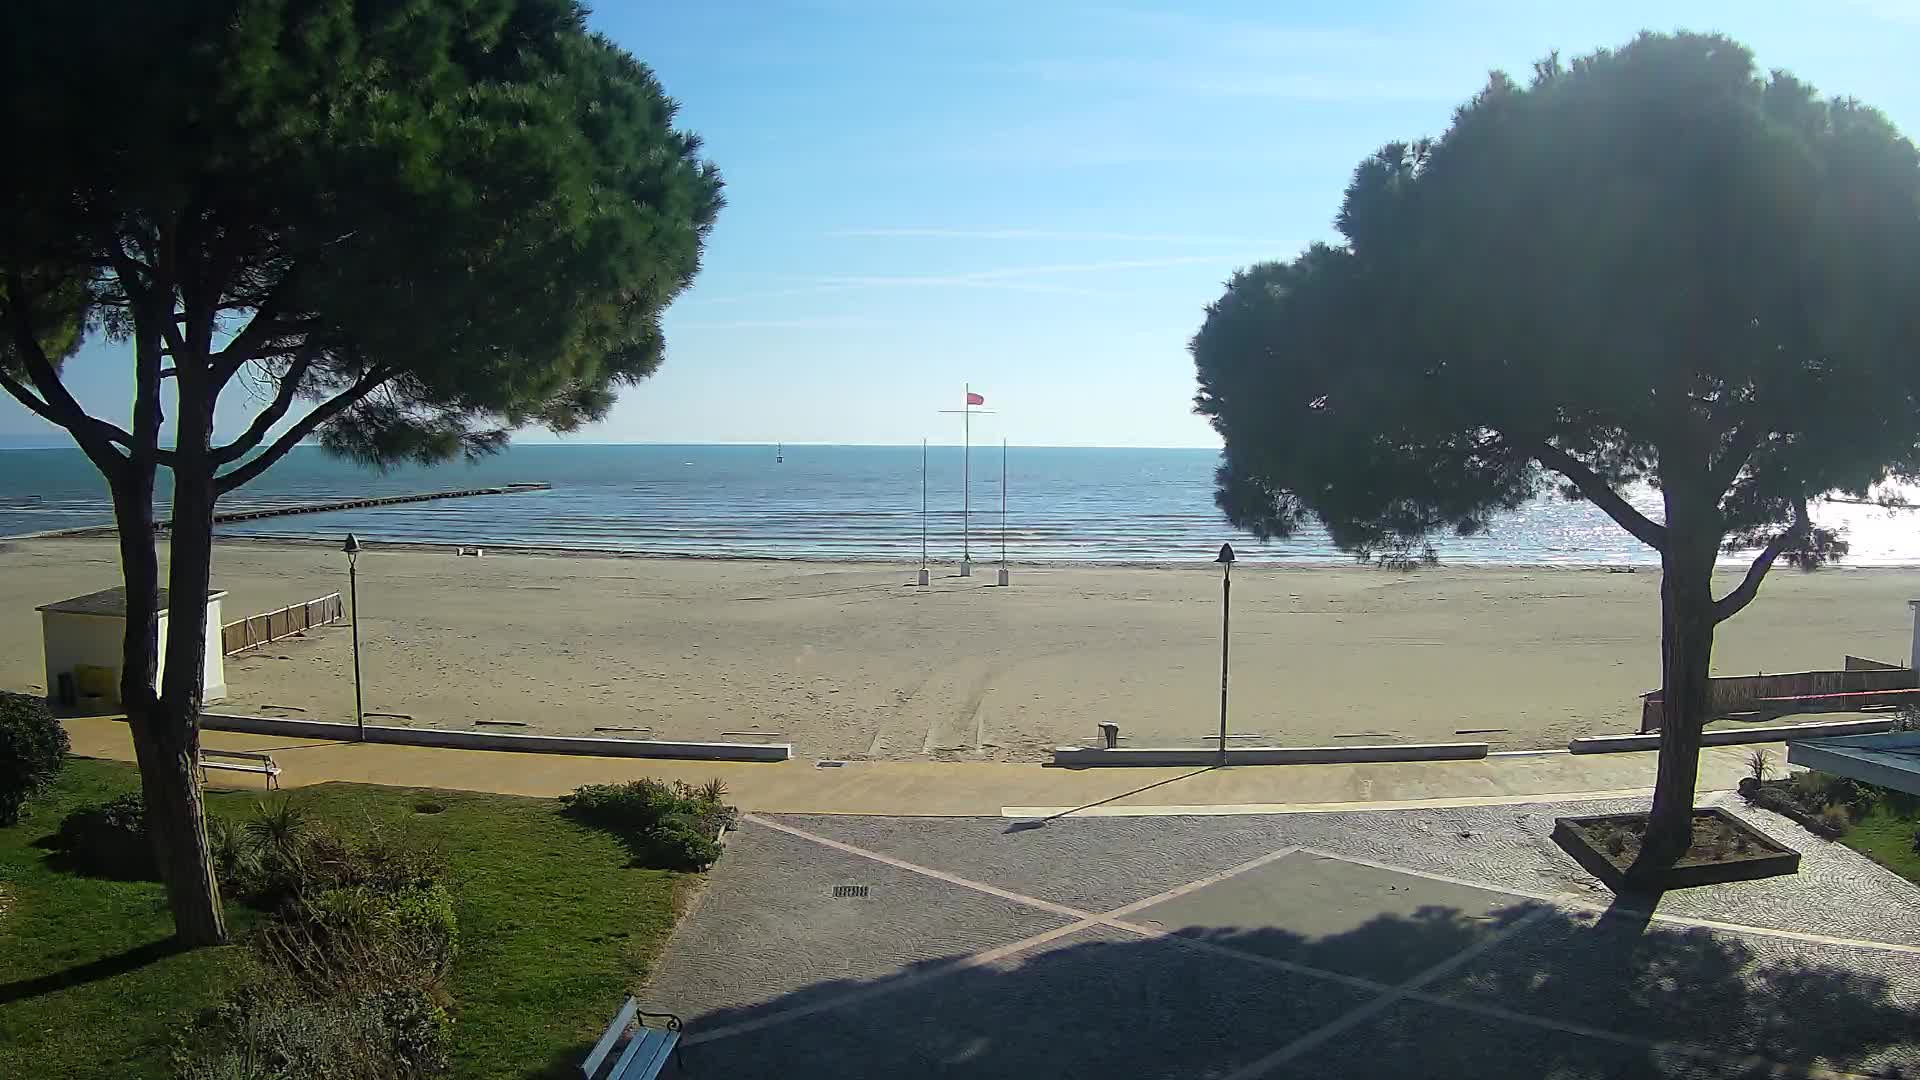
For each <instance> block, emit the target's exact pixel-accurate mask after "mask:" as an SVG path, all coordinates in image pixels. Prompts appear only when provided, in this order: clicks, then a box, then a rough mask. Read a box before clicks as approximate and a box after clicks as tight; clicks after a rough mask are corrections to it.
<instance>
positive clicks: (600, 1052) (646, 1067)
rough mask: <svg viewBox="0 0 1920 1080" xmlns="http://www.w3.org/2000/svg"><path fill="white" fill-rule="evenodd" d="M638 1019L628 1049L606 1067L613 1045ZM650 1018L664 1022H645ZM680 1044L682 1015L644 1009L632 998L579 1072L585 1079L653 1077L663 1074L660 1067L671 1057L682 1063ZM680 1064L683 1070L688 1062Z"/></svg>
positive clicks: (616, 1015)
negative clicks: (638, 1022) (653, 1023)
mask: <svg viewBox="0 0 1920 1080" xmlns="http://www.w3.org/2000/svg"><path fill="white" fill-rule="evenodd" d="M635 1018H638V1019H639V1020H640V1021H641V1023H640V1025H639V1026H638V1027H637V1028H635V1030H634V1032H633V1035H632V1037H630V1038H628V1039H627V1046H626V1049H625V1050H623V1051H621V1053H620V1057H619V1059H618V1060H616V1061H615V1062H614V1063H613V1066H612V1067H611V1068H606V1069H603V1068H602V1066H603V1065H605V1064H606V1061H607V1057H608V1056H609V1055H610V1054H612V1053H613V1048H614V1046H615V1045H616V1044H617V1043H619V1041H620V1037H621V1036H622V1035H625V1034H626V1032H627V1025H628V1024H631V1023H633V1021H634V1020H635ZM650 1019H651V1020H662V1021H665V1023H664V1024H663V1025H662V1026H661V1027H650V1026H648V1025H647V1023H646V1021H647V1020H650ZM679 1047H680V1018H679V1017H677V1016H674V1015H673V1014H672V1013H644V1012H641V1011H640V1004H639V1002H637V1001H635V1000H634V999H633V998H631V997H629V998H627V1003H626V1004H625V1005H622V1006H620V1011H619V1013H617V1014H615V1016H614V1018H613V1023H611V1024H608V1025H607V1030H606V1032H605V1033H603V1034H602V1035H601V1036H600V1041H599V1042H598V1043H595V1044H594V1047H593V1053H591V1054H588V1055H587V1060H586V1061H585V1062H583V1063H582V1064H581V1066H580V1071H581V1073H583V1074H584V1075H585V1076H586V1080H653V1078H654V1077H656V1076H659V1075H660V1070H662V1069H664V1068H666V1067H667V1058H668V1057H669V1056H671V1057H672V1058H673V1059H674V1061H675V1062H680V1054H679ZM680 1067H681V1068H682V1069H683V1070H684V1069H685V1068H686V1065H685V1063H681V1064H680Z"/></svg>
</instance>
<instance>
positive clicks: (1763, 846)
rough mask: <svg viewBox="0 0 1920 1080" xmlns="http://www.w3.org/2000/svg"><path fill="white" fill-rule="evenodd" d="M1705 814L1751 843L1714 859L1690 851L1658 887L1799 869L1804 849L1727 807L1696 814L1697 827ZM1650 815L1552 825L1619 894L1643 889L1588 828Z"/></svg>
mask: <svg viewBox="0 0 1920 1080" xmlns="http://www.w3.org/2000/svg"><path fill="white" fill-rule="evenodd" d="M1703 818H1705V819H1710V820H1711V821H1712V822H1713V823H1714V824H1715V825H1717V826H1718V827H1720V828H1721V829H1723V830H1725V831H1726V832H1727V833H1730V834H1732V835H1733V836H1736V837H1739V838H1741V839H1744V840H1745V841H1746V843H1747V851H1746V852H1744V853H1734V852H1729V853H1728V854H1727V856H1726V857H1725V858H1724V859H1720V860H1715V859H1714V858H1713V857H1712V856H1711V855H1709V854H1707V853H1703V852H1699V851H1697V850H1690V851H1688V852H1687V854H1686V855H1684V856H1682V857H1681V859H1680V861H1679V862H1678V863H1676V864H1675V865H1674V866H1673V867H1672V869H1670V870H1668V871H1667V874H1666V877H1665V879H1664V880H1662V881H1660V882H1659V883H1658V886H1657V887H1659V888H1662V889H1688V888H1692V887H1694V886H1696V885H1715V884H1718V883H1720V882H1723V881H1752V880H1754V879H1756V878H1767V877H1778V876H1779V875H1781V874H1791V873H1795V872H1797V871H1798V870H1799V869H1800V853H1799V852H1797V851H1795V850H1793V849H1792V848H1790V847H1786V846H1784V845H1782V844H1780V843H1778V842H1776V841H1774V840H1773V839H1772V838H1770V837H1768V836H1767V835H1766V834H1765V833H1763V832H1761V831H1760V830H1758V829H1756V828H1754V827H1753V826H1751V825H1748V824H1747V823H1746V822H1744V821H1741V820H1740V819H1739V818H1737V817H1735V816H1733V815H1732V814H1730V813H1728V812H1727V811H1726V810H1723V809H1721V808H1720V807H1717V806H1716V807H1710V808H1707V809H1698V810H1695V811H1694V812H1693V819H1694V821H1695V822H1696V827H1697V823H1698V822H1700V820H1701V819H1703ZM1646 819H1647V815H1645V814H1599V815H1595V816H1592V817H1563V818H1556V819H1555V820H1554V823H1553V842H1554V843H1556V844H1559V845H1560V847H1561V849H1562V850H1563V851H1565V852H1566V853H1567V854H1569V855H1571V856H1573V858H1574V861H1576V862H1578V863H1579V864H1580V865H1581V866H1582V867H1584V868H1585V869H1586V871H1587V873H1589V874H1592V875H1593V876H1594V877H1597V878H1599V879H1600V880H1601V881H1602V882H1603V883H1604V884H1605V885H1606V886H1607V888H1609V889H1612V890H1613V891H1614V892H1616V893H1619V892H1633V891H1638V890H1637V889H1631V888H1629V887H1628V885H1627V867H1626V866H1622V865H1619V864H1618V863H1616V862H1615V861H1614V856H1612V855H1609V854H1608V853H1607V852H1606V851H1605V850H1603V849H1601V848H1599V847H1597V846H1595V842H1594V840H1593V839H1592V837H1591V835H1590V832H1589V830H1595V829H1605V828H1607V827H1609V826H1614V825H1625V824H1629V823H1632V822H1644V821H1646ZM1626 861H1627V862H1628V863H1629V864H1631V861H1632V860H1631V858H1627V860H1626Z"/></svg>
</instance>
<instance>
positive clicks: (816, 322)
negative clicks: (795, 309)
mask: <svg viewBox="0 0 1920 1080" xmlns="http://www.w3.org/2000/svg"><path fill="white" fill-rule="evenodd" d="M880 325H882V324H881V323H879V322H877V321H875V320H873V319H859V318H843V317H838V316H831V315H827V316H820V317H818V318H806V319H709V320H701V319H694V320H689V321H685V322H674V323H672V324H671V325H670V327H669V329H672V330H871V329H873V328H874V327H877V326H880Z"/></svg>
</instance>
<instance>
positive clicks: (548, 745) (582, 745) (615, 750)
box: [200, 713, 793, 761]
mask: <svg viewBox="0 0 1920 1080" xmlns="http://www.w3.org/2000/svg"><path fill="white" fill-rule="evenodd" d="M200 726H201V727H203V728H206V729H208V730H209V731H238V732H244V733H247V734H252V735H285V736H289V737H292V738H301V739H331V740H336V741H340V742H353V741H354V740H355V738H356V737H357V735H356V729H355V728H354V726H353V725H352V724H343V723H340V722H338V721H332V720H293V719H289V718H286V717H279V716H235V715H232V714H229V713H202V714H200ZM366 741H367V742H370V743H396V744H400V745H405V746H444V747H452V748H456V749H461V750H507V751H512V752H516V753H523V754H525V753H536V754H583V755H587V756H591V757H633V758H696V759H700V760H705V761H786V760H788V759H789V758H791V757H793V744H792V743H727V742H666V741H662V740H657V739H601V738H582V737H579V736H573V735H508V734H504V733H501V732H494V731H449V730H447V729H445V728H405V727H376V726H375V725H372V724H368V725H367V738H366Z"/></svg>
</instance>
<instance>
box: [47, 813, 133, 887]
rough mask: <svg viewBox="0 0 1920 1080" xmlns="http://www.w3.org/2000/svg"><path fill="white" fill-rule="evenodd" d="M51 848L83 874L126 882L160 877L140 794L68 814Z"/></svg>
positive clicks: (61, 823) (55, 835)
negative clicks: (148, 834)
mask: <svg viewBox="0 0 1920 1080" xmlns="http://www.w3.org/2000/svg"><path fill="white" fill-rule="evenodd" d="M52 847H53V848H54V849H55V850H57V851H59V852H60V853H61V854H62V856H63V857H64V859H65V860H66V862H67V863H68V865H69V866H70V867H72V868H73V869H76V870H79V871H80V872H81V873H84V874H94V875H97V876H100V877H112V878H121V879H125V880H140V879H149V880H150V879H153V878H156V877H158V875H159V867H158V865H157V864H156V863H155V862H154V857H153V845H152V843H151V842H149V840H148V839H147V808H146V804H145V803H144V802H142V801H141V799H140V796H139V794H138V793H133V792H129V793H128V794H125V795H121V796H119V797H118V798H115V799H111V800H108V801H107V802H104V803H96V804H94V805H92V806H83V807H81V808H80V809H78V810H75V811H73V812H72V813H70V814H68V815H67V816H66V818H64V819H63V820H62V821H61V822H60V830H59V832H57V833H55V834H54V837H53V841H52Z"/></svg>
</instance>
